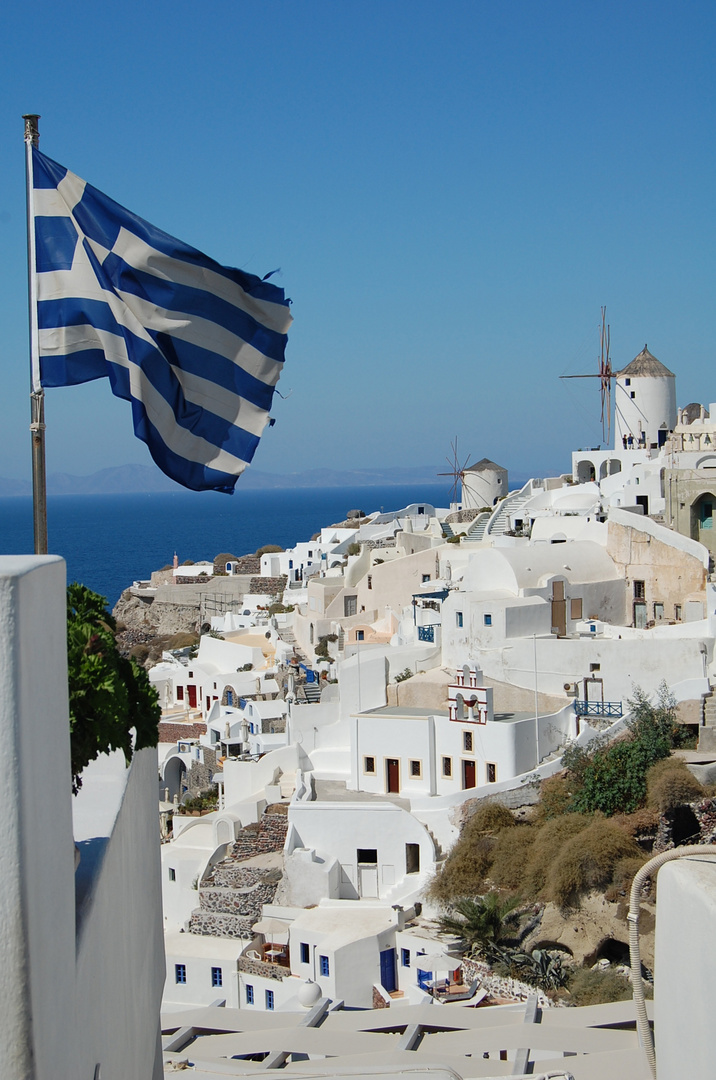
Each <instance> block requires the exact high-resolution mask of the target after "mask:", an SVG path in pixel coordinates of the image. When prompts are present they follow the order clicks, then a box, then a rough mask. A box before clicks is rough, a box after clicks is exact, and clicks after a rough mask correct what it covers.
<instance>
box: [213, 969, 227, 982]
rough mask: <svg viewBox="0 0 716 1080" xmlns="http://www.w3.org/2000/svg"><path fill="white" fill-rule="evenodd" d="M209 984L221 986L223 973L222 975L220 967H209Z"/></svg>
mask: <svg viewBox="0 0 716 1080" xmlns="http://www.w3.org/2000/svg"><path fill="white" fill-rule="evenodd" d="M211 985H212V986H223V985H224V975H223V972H222V970H221V968H215V967H213V968H212V969H211Z"/></svg>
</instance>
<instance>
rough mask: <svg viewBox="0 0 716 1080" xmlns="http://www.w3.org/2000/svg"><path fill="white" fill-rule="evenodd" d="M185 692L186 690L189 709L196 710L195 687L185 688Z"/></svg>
mask: <svg viewBox="0 0 716 1080" xmlns="http://www.w3.org/2000/svg"><path fill="white" fill-rule="evenodd" d="M186 690H187V693H188V695H189V708H190V709H195V708H196V687H195V686H187V688H186Z"/></svg>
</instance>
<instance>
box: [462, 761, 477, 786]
mask: <svg viewBox="0 0 716 1080" xmlns="http://www.w3.org/2000/svg"><path fill="white" fill-rule="evenodd" d="M462 787H463V791H466V790H467V789H468V788H473V787H475V762H474V761H467V760H466V759H465V760H463V763H462Z"/></svg>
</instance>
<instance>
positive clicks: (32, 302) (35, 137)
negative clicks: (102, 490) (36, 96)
mask: <svg viewBox="0 0 716 1080" xmlns="http://www.w3.org/2000/svg"><path fill="white" fill-rule="evenodd" d="M39 119H40V117H39V114H38V113H27V114H26V115H25V116H23V120H24V121H25V182H26V186H27V291H28V303H29V314H30V433H31V436H32V517H33V528H34V535H35V554H36V555H46V554H47V484H46V475H45V391H44V390H43V389H42V385H41V383H40V349H39V341H38V329H37V279H36V276H35V266H36V263H35V212H34V191H33V176H32V148H33V147H34V146H35V147H36V146H37V145H38V144H39V142H40V129H39V128H38V126H37V121H38V120H39Z"/></svg>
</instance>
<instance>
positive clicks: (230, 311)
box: [32, 148, 291, 493]
mask: <svg viewBox="0 0 716 1080" xmlns="http://www.w3.org/2000/svg"><path fill="white" fill-rule="evenodd" d="M32 183H33V202H34V208H33V214H34V224H35V269H36V283H37V329H38V344H39V359H40V381H41V384H42V386H46V387H49V386H73V385H75V384H76V383H82V382H89V381H90V380H91V379H100V378H104V377H105V376H106V377H107V378H109V381H110V385H111V387H112V390H113V392H114V393H115V394H116V395H117V396H118V397H121V398H125V399H126V400H127V401H130V402H131V403H132V418H133V421H134V432H135V434H136V435H137V436H138V438H140V439H142V440H143V441H144V442H145V443H146V444H147V446H148V447H149V451H150V453H151V455H152V457H153V458H154V460H155V462H156V463H157V465H158V466H159V468H160V469H162V470H163V471H164V472H165V473H166V474H167V476H170V477H171V478H172V479H173V480H176V481H177V482H178V483H180V484H183V485H184V486H185V487H188V488H193V489H194V490H195V491H204V490H214V491H224V492H228V493H231V492H232V491H233V490H234V485H235V484H236V481H237V479H238V477H239V475H240V474H241V472H242V471H243V469H244V468H245V467H246V465H247V464H248V463H249V462H250V461H251V459H252V457H253V456H254V451H255V450H256V447H257V446H258V442H259V438H260V437H261V434H262V432H263V430H264V428H265V426H266V424H267V423H268V422H269V409H270V407H271V399H272V397H273V392H274V388H275V386H276V383H277V382H278V379H279V376H280V374H281V369H282V367H283V359H284V351H285V347H286V332H287V330H288V327H289V325H290V323H291V315H290V313H289V308H288V303H289V302H288V301H287V300H286V299H285V297H284V293H283V289H280V288H278V287H277V286H276V285H272V284H270V283H269V282H267V281H265V280H263V281H262V280H261V278H258V277H255V276H254V275H253V274H245V273H243V272H242V271H241V270H234V269H231V268H230V267H226V266H220V265H219V264H218V263H216V262H214V261H213V259H210V258H208V257H207V256H206V255H202V254H201V252H200V251H197V250H196V249H195V248H192V247H189V246H188V245H187V244H184V243H182V242H181V241H180V240H175V239H174V238H173V237H171V236H168V235H167V233H164V232H161V231H160V230H159V229H156V228H155V227H154V226H153V225H150V224H149V223H148V222H146V221H143V220H142V219H141V218H139V217H137V216H136V215H135V214H132V213H130V211H129V210H125V209H124V207H122V206H120V205H119V204H118V203H116V202H114V201H113V200H112V199H110V198H108V197H107V196H106V195H103V194H102V192H100V191H97V189H96V188H93V187H91V186H90V185H89V184H87V183H85V181H84V180H80V179H79V177H77V176H75V175H74V174H73V173H71V172H69V171H68V170H67V169H65V168H63V167H62V166H61V165H58V164H57V163H56V162H54V161H51V160H50V158H48V157H45V156H44V154H41V153H40V151H39V150H37V149H36V148H35V149H33V181H32Z"/></svg>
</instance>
